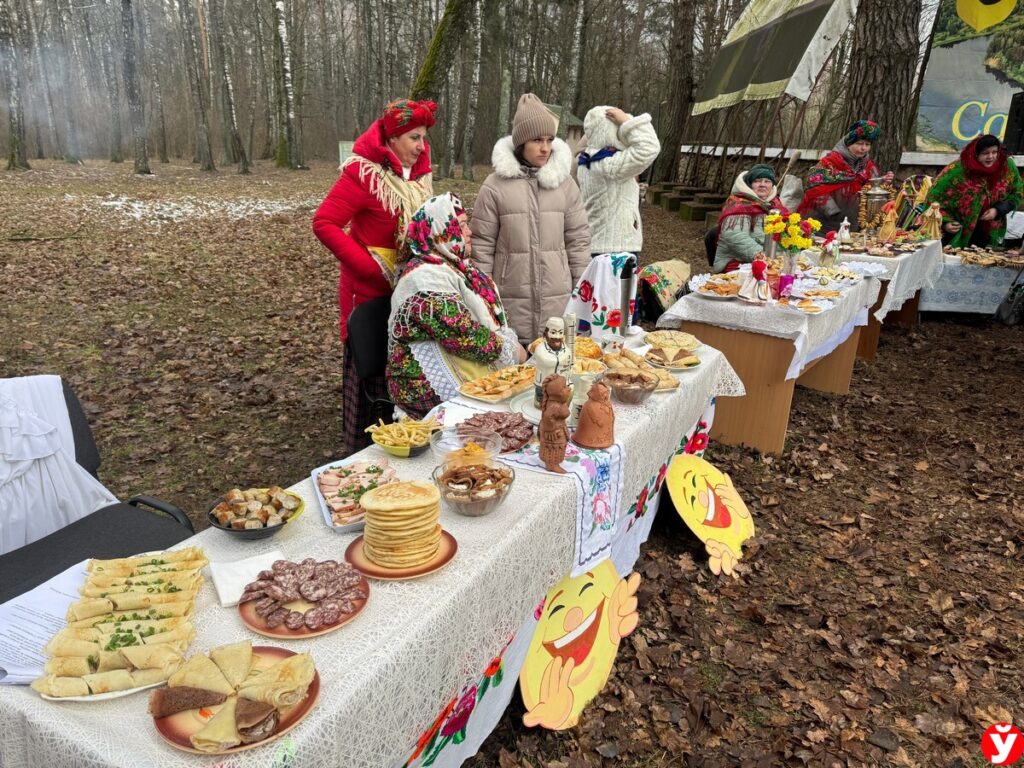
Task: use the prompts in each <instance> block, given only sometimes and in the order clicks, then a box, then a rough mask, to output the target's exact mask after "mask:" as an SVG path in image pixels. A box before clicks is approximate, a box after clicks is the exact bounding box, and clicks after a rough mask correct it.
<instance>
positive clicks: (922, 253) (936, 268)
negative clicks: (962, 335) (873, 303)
mask: <svg viewBox="0 0 1024 768" xmlns="http://www.w3.org/2000/svg"><path fill="white" fill-rule="evenodd" d="M848 258H850V259H856V260H857V261H865V262H868V263H869V264H881V265H882V266H884V267H885V268H886V269H887V270H888V276H887V277H883V278H882V279H883V280H888V281H889V287H888V289H887V290H886V293H885V298H884V299H882V306H880V307H879V308H878V310H877V311H876V312H875V319H876V320H878V321H879V322H881V321H882V320H884V319H885V316H886V315H888V314H889V313H890V312H896V311H898V310H899V309H900V307H902V306H903V304H904V302H906V301H907V299H910V298H912V297H913V296H914V294H915V293H917V292H918V291H920V290H922V289H925V288H932V287H933V286H934V285H935V284H936V282H937V281H938V280H939V278H940V276H941V275H942V269H943V267H944V262H943V258H942V244H941V243H940V242H939V241H938V240H930V241H928V242H927V243H925V244H924V245H922V246H921V247H920V248H918V249H917V250H916V251H914V252H912V253H902V254H900V255H899V256H870V255H868V254H866V253H857V254H850V255H849V256H848Z"/></svg>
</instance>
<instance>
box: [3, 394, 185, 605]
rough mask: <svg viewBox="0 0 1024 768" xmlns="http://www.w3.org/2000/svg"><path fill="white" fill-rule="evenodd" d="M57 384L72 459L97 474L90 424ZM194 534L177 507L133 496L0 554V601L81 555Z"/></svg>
mask: <svg viewBox="0 0 1024 768" xmlns="http://www.w3.org/2000/svg"><path fill="white" fill-rule="evenodd" d="M62 383H63V387H64V400H65V402H66V404H67V407H68V415H69V417H70V418H71V431H72V434H73V436H74V441H75V461H76V462H77V463H78V464H79V465H80V466H82V468H83V469H85V470H86V471H87V472H89V474H91V475H92V476H93V477H98V476H97V474H96V473H97V471H98V470H99V467H100V454H99V449H98V448H97V446H96V441H95V439H94V438H93V435H92V430H91V429H90V428H89V422H88V421H87V420H86V417H85V412H84V411H83V410H82V404H81V403H80V402H79V400H78V398H77V397H76V396H75V393H74V392H73V391H72V390H71V388H70V387H69V386H68V384H67V382H66V381H63V380H62ZM143 507H149V508H151V509H153V510H155V512H149V511H148V510H146V509H143ZM194 533H195V531H194V529H193V528H192V523H191V522H190V521H189V519H188V516H187V515H186V514H185V513H184V512H183V511H182V510H180V509H179V508H178V507H176V506H174V505H173V504H168V503H166V502H163V501H159V500H157V499H154V498H152V497H150V496H133V497H132V498H130V499H129V500H128V501H127V502H123V503H122V502H118V503H117V504H111V505H109V506H106V507H103V508H101V509H98V510H96V511H95V512H93V513H92V514H90V515H86V516H85V517H83V518H82V519H80V520H77V521H75V522H74V523H71V524H70V525H67V526H65V527H63V528H61V529H60V530H58V531H55V532H53V533H51V534H50V535H49V536H44V537H43V538H41V539H39V540H37V541H34V542H32V543H31V544H26V545H25V546H23V547H20V548H18V549H15V550H14V551H12V552H8V553H7V554H6V555H3V556H0V603H2V602H6V601H7V600H10V599H11V598H13V597H17V596H18V595H20V594H22V593H23V592H27V591H28V590H30V589H32V588H34V587H37V586H39V585H40V584H42V583H43V582H44V581H47V580H49V579H50V578H52V577H54V576H56V575H57V574H58V573H60V572H61V571H64V570H66V569H67V568H70V567H71V566H72V565H74V564H75V563H78V562H81V561H82V560H85V559H86V558H90V557H95V558H114V557H129V556H131V555H135V554H138V553H140V552H150V551H154V550H160V549H167V548H168V547H170V546H173V545H174V544H177V543H178V542H180V541H183V540H184V539H187V538H188V537H189V536H192V535H193V534H194Z"/></svg>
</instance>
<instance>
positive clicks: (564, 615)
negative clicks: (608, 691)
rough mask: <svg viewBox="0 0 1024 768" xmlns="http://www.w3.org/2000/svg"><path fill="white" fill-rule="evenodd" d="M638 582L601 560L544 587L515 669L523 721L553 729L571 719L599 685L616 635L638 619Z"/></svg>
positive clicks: (621, 634) (608, 669) (631, 627)
mask: <svg viewBox="0 0 1024 768" xmlns="http://www.w3.org/2000/svg"><path fill="white" fill-rule="evenodd" d="M638 586H640V574H638V573H634V574H633V575H632V576H630V577H629V579H620V578H619V574H618V573H616V571H615V566H614V565H612V562H611V560H604V561H602V562H601V563H599V564H598V565H596V566H595V567H594V568H593V570H591V571H587V572H586V573H584V574H582V575H580V576H577V577H576V578H574V579H572V578H567V579H563V580H562V582H561V583H559V584H558V585H557V586H555V587H554V588H552V589H551V590H550V591H549V592H548V594H547V596H546V597H545V599H544V604H543V606H542V608H541V616H540V620H539V621H538V622H537V628H536V629H535V630H534V633H533V639H532V640H530V649H529V651H528V652H527V654H526V661H525V662H524V663H523V668H522V670H521V671H520V673H519V690H520V692H521V693H522V695H523V703H524V704H525V705H526V714H525V715H523V723H524V724H525V725H526V726H528V727H531V728H532V727H534V726H538V725H539V726H541V727H542V728H548V729H550V730H553V731H559V730H563V729H565V728H571V727H572V726H574V725H576V723H577V722H578V721H579V719H580V712H582V711H583V707H585V706H586V705H587V703H588V702H589V701H590V700H591V699H593V698H594V697H595V696H597V694H598V693H600V692H601V689H602V688H604V684H605V682H606V681H607V680H608V675H609V674H610V673H611V671H612V664H614V663H615V655H616V654H617V653H618V650H619V641H620V640H622V638H624V637H626V636H627V635H628V634H629V633H630V632H632V631H633V630H634V629H636V625H637V623H638V622H639V621H640V616H639V614H638V613H637V610H636V590H637V587H638Z"/></svg>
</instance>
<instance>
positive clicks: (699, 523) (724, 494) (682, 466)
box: [665, 454, 754, 576]
mask: <svg viewBox="0 0 1024 768" xmlns="http://www.w3.org/2000/svg"><path fill="white" fill-rule="evenodd" d="M665 483H666V484H667V485H668V492H669V494H671V496H672V502H673V503H674V504H675V507H676V510H677V511H678V512H679V516H680V517H682V518H683V521H684V522H685V523H686V524H687V525H688V526H689V528H690V530H691V531H693V532H694V533H695V534H696V536H697V538H699V539H700V540H701V541H703V542H704V547H705V549H707V551H708V567H709V568H711V572H712V573H714V574H715V575H716V576H717V575H718V574H720V573H725V574H727V575H738V574H734V571H733V569H734V566H735V565H736V563H737V562H738V561H739V559H740V558H741V557H743V542H745V541H746V540H747V539H749V538H750V537H752V536H753V535H754V518H753V517H751V515H750V511H749V510H748V509H747V505H746V504H744V503H743V499H741V498H740V495H739V493H738V492H737V491H736V488H735V487H734V486H733V484H732V480H730V479H729V476H728V475H727V474H725V473H724V472H721V471H719V470H718V469H715V467H714V466H712V465H711V464H710V463H708V462H707V461H705V460H704V459H702V458H700V457H698V456H693V455H691V454H683V455H681V456H676V458H675V459H673V460H672V464H671V466H669V468H668V474H667V475H666V477H665Z"/></svg>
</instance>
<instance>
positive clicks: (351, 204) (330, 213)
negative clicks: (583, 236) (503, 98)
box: [313, 99, 437, 454]
mask: <svg viewBox="0 0 1024 768" xmlns="http://www.w3.org/2000/svg"><path fill="white" fill-rule="evenodd" d="M436 109H437V105H436V104H434V102H432V101H420V102H416V101H411V100H409V99H398V100H396V101H393V102H391V103H390V104H388V105H387V106H386V107H385V108H384V114H383V115H382V116H381V117H380V118H379V119H378V120H376V121H374V123H373V125H371V126H370V127H369V128H368V129H367V130H366V132H365V133H364V134H363V135H362V136H360V137H359V138H358V139H357V140H356V143H355V145H354V146H353V148H352V156H351V157H349V158H348V159H347V160H346V161H345V162H344V164H343V165H342V167H341V177H340V178H339V179H338V181H337V182H336V183H335V184H334V186H333V187H332V188H331V191H330V192H329V193H328V195H327V197H326V198H325V199H324V201H323V203H321V204H320V207H319V208H318V209H317V212H316V214H315V215H314V216H313V232H314V233H316V236H317V237H318V238H319V239H320V242H322V243H323V244H324V245H325V246H327V248H328V249H330V251H331V253H333V254H334V255H335V257H336V258H337V259H338V263H339V265H340V267H341V274H340V277H339V279H338V309H339V314H340V318H339V319H340V324H341V340H342V343H343V344H345V347H346V349H345V356H344V357H345V363H344V381H343V394H342V407H343V419H344V446H343V450H344V452H345V454H349V453H352V452H354V451H357V450H359V449H360V448H363V447H365V446H366V445H368V444H369V442H370V440H369V436H368V435H366V434H365V433H364V432H363V430H364V429H365V428H366V427H367V426H369V424H370V408H369V406H370V398H373V399H378V398H379V399H387V396H388V395H387V387H386V385H385V383H384V377H383V376H381V377H379V378H375V379H372V380H367V381H363V380H361V379H360V378H359V377H358V376H357V374H356V370H355V365H354V363H353V361H352V355H351V354H350V352H349V349H348V316H349V315H350V314H351V313H352V310H353V309H354V308H355V307H356V306H358V305H359V304H362V303H363V302H364V301H369V300H370V299H375V298H377V297H379V296H389V295H390V294H391V291H392V289H393V288H394V285H395V279H396V274H395V268H396V266H397V262H398V252H399V249H401V247H402V245H403V244H404V240H405V231H406V227H407V226H408V224H409V220H410V219H411V218H412V215H413V214H414V213H415V212H416V211H417V210H418V209H419V207H420V206H421V205H423V203H424V202H425V201H426V199H427V198H428V197H430V196H431V194H432V191H433V185H432V183H431V176H430V145H429V144H428V143H427V128H429V127H430V126H432V125H433V124H434V112H435V111H436ZM364 385H365V386H364ZM367 393H368V394H369V398H368V397H367Z"/></svg>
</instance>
